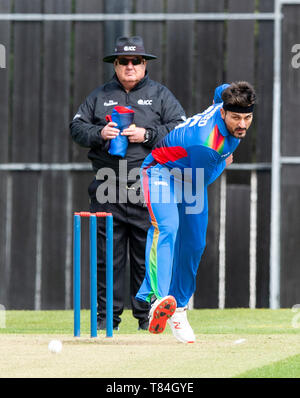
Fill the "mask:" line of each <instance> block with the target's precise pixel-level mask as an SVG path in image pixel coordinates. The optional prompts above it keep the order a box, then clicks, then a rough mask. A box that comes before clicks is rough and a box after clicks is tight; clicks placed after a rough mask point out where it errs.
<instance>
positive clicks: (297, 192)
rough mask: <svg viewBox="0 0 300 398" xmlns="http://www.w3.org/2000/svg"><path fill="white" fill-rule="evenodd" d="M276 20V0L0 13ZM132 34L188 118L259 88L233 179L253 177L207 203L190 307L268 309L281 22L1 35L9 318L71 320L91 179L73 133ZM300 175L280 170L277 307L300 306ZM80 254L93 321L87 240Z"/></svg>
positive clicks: (162, 23)
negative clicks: (227, 88) (235, 92)
mask: <svg viewBox="0 0 300 398" xmlns="http://www.w3.org/2000/svg"><path fill="white" fill-rule="evenodd" d="M273 8H274V4H273V1H272V0H264V1H263V0H260V1H255V0H228V1H225V0H210V1H205V0H184V1H182V0H161V1H160V0H152V1H149V0H137V1H134V0H132V1H130V0H128V1H122V2H120V1H117V0H108V1H104V0H103V1H100V0H76V1H75V0H73V1H71V0H47V1H42V0H14V1H12V0H1V2H0V13H16V14H26V13H27V14H28V13H37V14H40V13H42V14H85V13H99V14H102V13H104V14H107V13H177V14H181V13H224V12H229V13H251V14H252V13H254V12H263V13H270V12H273ZM283 11H284V17H283V21H282V28H283V31H282V41H283V53H282V105H281V109H282V143H281V144H282V151H283V152H282V153H283V155H286V156H299V155H300V138H299V137H300V136H299V133H298V126H299V124H300V119H299V103H300V69H297V68H293V67H292V65H291V58H292V53H291V48H292V46H293V45H294V44H295V43H297V42H300V23H299V21H300V5H293V6H286V7H283ZM123 33H126V34H130V35H133V34H137V35H142V36H143V38H144V42H145V47H146V49H147V51H148V52H149V53H153V54H156V55H157V56H158V59H157V60H155V61H151V62H149V63H148V65H149V68H148V71H149V74H150V76H151V77H152V78H153V79H154V80H158V81H160V82H162V83H163V84H165V85H167V86H168V88H169V89H170V90H171V91H172V92H173V93H174V94H175V95H176V97H177V98H178V99H179V100H180V102H181V103H182V105H183V107H184V108H185V110H186V113H187V115H193V114H195V113H198V112H200V111H202V110H204V109H205V108H206V107H208V106H209V105H210V104H211V102H212V98H213V92H214V89H215V87H216V86H217V85H219V84H221V83H223V82H231V81H234V80H248V81H250V82H252V83H253V85H254V86H255V88H256V90H257V94H258V99H259V104H258V106H257V109H256V111H255V121H254V124H253V127H251V132H250V133H249V134H248V136H247V138H246V139H245V140H244V142H243V144H242V145H240V147H239V148H238V150H237V151H236V153H235V156H234V160H235V165H245V164H247V165H249V164H251V165H252V167H248V168H247V167H246V168H245V169H242V168H239V167H238V166H237V167H236V168H234V167H233V168H229V169H228V170H227V171H226V172H225V173H224V176H223V179H219V180H218V181H216V182H215V183H214V184H213V185H212V186H211V187H210V189H209V207H210V213H209V226H208V234H207V248H206V250H205V253H204V256H203V260H202V262H201V264H200V267H199V272H198V279H197V290H196V292H195V295H194V298H193V303H194V307H195V308H218V307H221V308H223V307H249V306H254V307H268V306H269V267H270V264H269V262H270V260H269V257H270V256H269V252H270V185H271V170H270V162H271V157H272V105H273V62H274V55H273V34H274V26H273V21H272V20H247V21H245V20H219V21H216V20H213V21H197V20H157V21H130V20H129V21H91V22H88V21H71V20H70V21H49V20H45V21H3V20H2V21H0V43H1V44H2V45H3V46H4V47H5V49H6V68H2V69H0V120H1V134H0V163H1V164H0V166H2V168H1V170H0V189H1V197H0V215H1V222H0V303H1V304H2V305H4V306H5V307H6V309H34V308H35V309H63V308H71V307H72V213H73V211H77V210H84V209H88V208H89V203H88V195H87V187H88V184H89V183H90V181H91V180H92V178H93V172H92V171H91V170H90V169H89V167H85V164H86V162H87V151H86V150H85V149H83V148H80V147H78V146H77V145H75V144H74V143H72V141H71V138H70V134H69V128H68V125H69V121H70V120H71V119H72V118H73V115H74V114H75V113H76V110H77V107H78V106H79V105H80V104H81V102H82V101H83V100H84V98H85V97H86V96H87V95H88V94H89V93H90V92H91V91H92V90H93V89H94V88H95V87H97V86H99V85H101V84H102V83H103V82H104V81H106V80H107V79H108V78H109V77H110V76H112V74H113V70H112V69H111V66H110V65H106V64H104V63H103V62H102V61H101V59H102V56H103V55H104V53H106V52H108V51H110V50H111V49H112V48H113V45H114V40H115V38H116V36H118V35H121V34H123ZM83 163H84V165H82V164H83ZM258 165H260V167H258ZM261 166H262V167H261ZM250 169H251V170H250ZM299 172H300V165H284V166H283V167H282V199H281V200H282V203H281V205H282V215H281V244H282V256H281V302H280V305H281V306H282V307H289V306H292V305H294V304H296V303H298V302H299V301H300V289H299V283H300V268H299V247H300V244H299V243H300V239H299V236H300V223H299V218H300V210H299V199H300V179H299ZM221 184H223V185H222V186H221ZM221 188H222V189H221ZM224 195H225V196H224ZM224 198H226V202H224ZM224 203H226V207H225V210H224V209H223V210H224V211H225V212H224V211H222V204H223V205H224ZM220 221H221V222H220ZM83 252H85V253H86V255H85V256H84V258H83V272H82V283H83V292H82V293H83V294H82V303H83V306H86V307H87V306H88V298H89V291H88V283H89V276H88V234H87V228H86V227H85V226H83ZM128 302H129V299H128Z"/></svg>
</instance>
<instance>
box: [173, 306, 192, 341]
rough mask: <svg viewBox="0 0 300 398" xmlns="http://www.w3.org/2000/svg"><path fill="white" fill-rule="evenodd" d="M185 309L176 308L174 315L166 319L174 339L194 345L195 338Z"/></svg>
mask: <svg viewBox="0 0 300 398" xmlns="http://www.w3.org/2000/svg"><path fill="white" fill-rule="evenodd" d="M186 310H187V307H179V308H176V311H175V314H174V315H173V316H172V317H171V318H170V319H168V324H169V325H170V326H171V329H172V332H173V335H174V337H175V338H176V339H177V340H179V341H181V342H182V343H194V342H195V340H196V337H195V335H194V332H193V329H192V328H191V325H190V324H189V321H188V319H187V315H186Z"/></svg>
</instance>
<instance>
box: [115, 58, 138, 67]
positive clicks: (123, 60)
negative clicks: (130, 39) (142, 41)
mask: <svg viewBox="0 0 300 398" xmlns="http://www.w3.org/2000/svg"><path fill="white" fill-rule="evenodd" d="M118 62H119V64H120V65H124V66H126V65H128V64H129V62H132V65H140V64H141V63H142V62H143V58H132V59H128V58H118Z"/></svg>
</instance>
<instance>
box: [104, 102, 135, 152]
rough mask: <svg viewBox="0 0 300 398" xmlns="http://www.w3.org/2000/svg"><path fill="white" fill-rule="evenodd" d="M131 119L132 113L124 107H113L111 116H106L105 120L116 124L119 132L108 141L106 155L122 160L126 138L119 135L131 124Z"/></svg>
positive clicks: (125, 147) (128, 108)
mask: <svg viewBox="0 0 300 398" xmlns="http://www.w3.org/2000/svg"><path fill="white" fill-rule="evenodd" d="M133 119H134V111H133V110H132V109H130V107H126V106H115V107H114V109H113V111H112V114H111V115H107V116H106V120H107V121H109V122H115V123H117V125H118V126H116V127H117V128H118V129H119V130H120V133H119V135H117V137H116V138H113V139H112V140H110V144H109V149H108V153H110V154H111V155H115V156H120V157H121V158H124V156H125V155H126V151H127V147H128V138H127V137H126V136H125V135H121V132H122V131H123V130H124V129H126V128H127V127H129V126H130V125H131V124H132V123H133Z"/></svg>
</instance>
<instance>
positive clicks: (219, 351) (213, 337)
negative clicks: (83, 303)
mask: <svg viewBox="0 0 300 398" xmlns="http://www.w3.org/2000/svg"><path fill="white" fill-rule="evenodd" d="M298 311H299V313H300V309H299V310H298ZM4 315H5V319H3V316H4ZM188 318H189V321H190V323H191V325H192V327H193V329H194V332H195V334H196V337H197V340H196V342H195V343H194V344H181V343H179V342H178V341H177V340H175V339H174V338H173V336H172V333H171V331H170V329H169V328H168V327H167V328H166V330H165V332H164V333H163V334H161V335H151V334H150V333H148V332H147V331H137V321H136V320H135V319H134V318H133V317H132V314H131V311H129V310H125V311H124V313H123V315H122V322H121V324H120V330H119V331H114V336H113V338H107V337H106V336H105V331H101V332H99V334H98V337H97V338H94V339H91V338H90V337H89V311H86V310H83V311H82V312H81V323H82V326H81V337H80V338H74V337H73V312H72V311H6V312H5V313H3V311H2V313H1V322H0V325H1V328H0V351H1V357H0V377H105V378H107V377H120V378H122V377H191V378H196V377H197V378H201V377H202V378H215V377H216V378H299V377H300V320H298V318H299V314H298V313H295V312H293V311H292V310H291V309H281V310H269V309H255V310H251V309H225V310H217V309H216V310H192V311H189V312H188ZM55 338H58V339H60V340H61V341H62V343H63V350H62V352H60V353H59V354H51V353H50V352H49V351H48V343H49V341H50V340H51V339H55ZM104 359H105V361H104ZM104 363H105V366H104Z"/></svg>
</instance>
